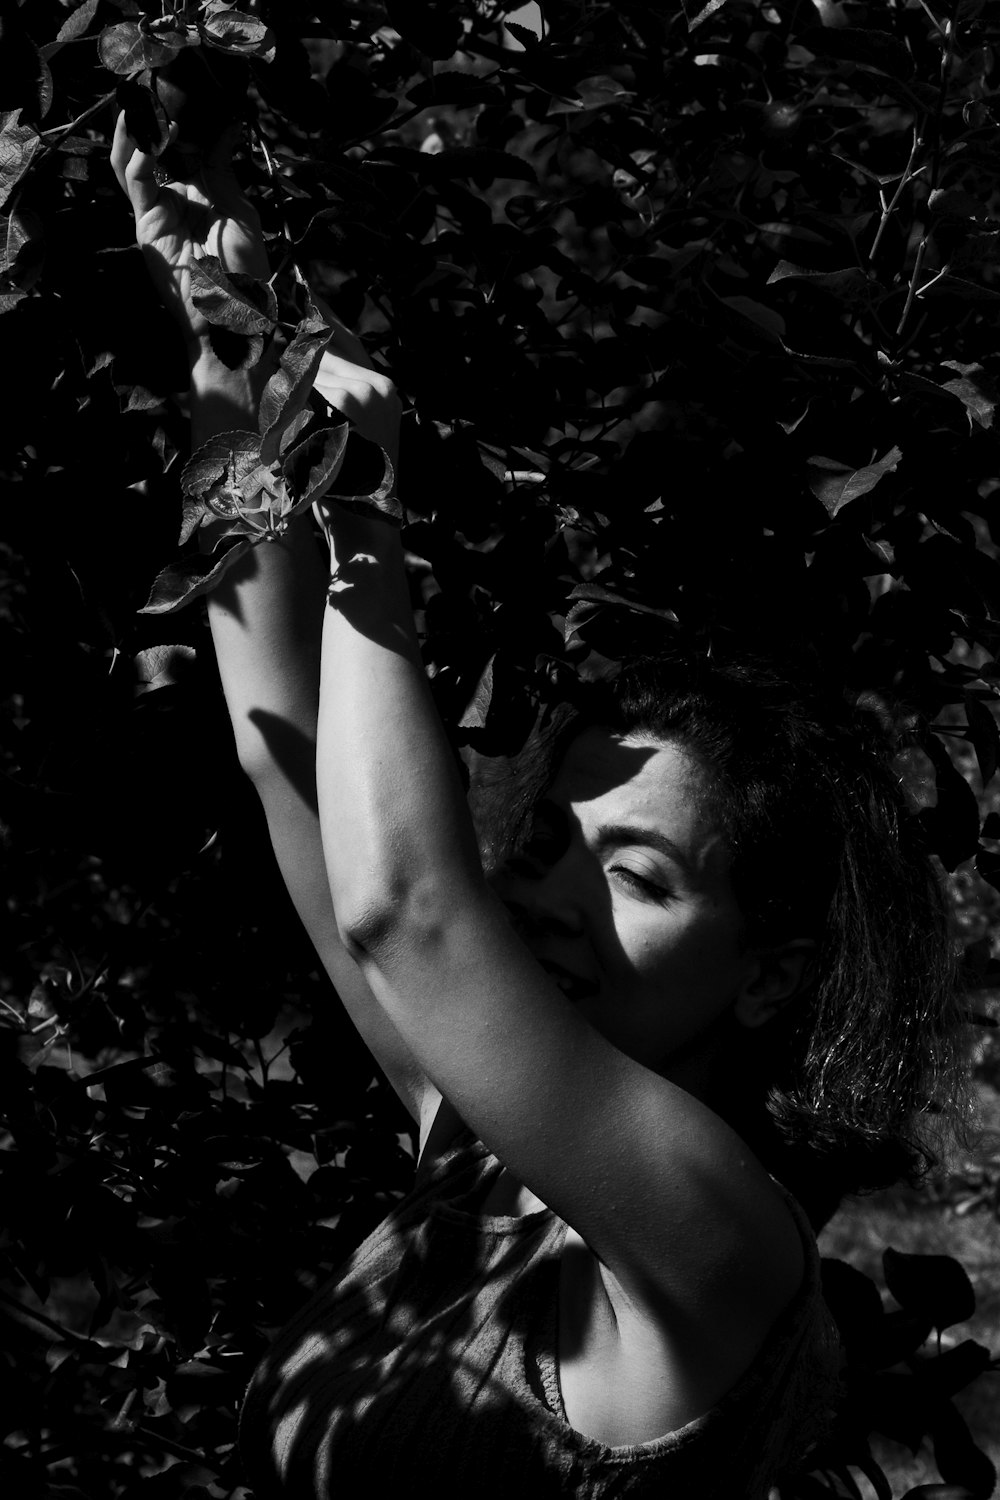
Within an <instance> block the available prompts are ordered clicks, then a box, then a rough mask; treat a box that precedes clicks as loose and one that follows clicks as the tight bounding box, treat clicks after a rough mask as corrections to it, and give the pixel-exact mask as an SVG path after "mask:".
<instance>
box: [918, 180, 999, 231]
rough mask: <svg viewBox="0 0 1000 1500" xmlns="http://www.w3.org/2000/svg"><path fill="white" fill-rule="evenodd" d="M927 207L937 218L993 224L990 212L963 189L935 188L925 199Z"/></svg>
mask: <svg viewBox="0 0 1000 1500" xmlns="http://www.w3.org/2000/svg"><path fill="white" fill-rule="evenodd" d="M927 207H928V209H929V210H930V212H931V213H932V214H934V215H935V216H936V217H937V218H949V219H975V220H976V221H977V222H986V223H993V222H995V221H994V220H993V219H992V218H991V216H990V211H989V209H988V208H987V207H986V205H985V204H984V203H980V201H979V199H978V198H974V197H973V196H972V194H971V193H969V192H966V190H965V188H959V187H950V188H935V189H934V191H933V192H932V193H931V194H930V196H929V197H928V199H927Z"/></svg>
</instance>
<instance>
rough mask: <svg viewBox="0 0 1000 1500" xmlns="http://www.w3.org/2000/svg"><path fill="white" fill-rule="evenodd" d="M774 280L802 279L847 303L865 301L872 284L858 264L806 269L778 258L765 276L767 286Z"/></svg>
mask: <svg viewBox="0 0 1000 1500" xmlns="http://www.w3.org/2000/svg"><path fill="white" fill-rule="evenodd" d="M775 281H804V282H806V283H807V284H808V285H809V286H814V287H816V288H817V289H818V290H819V291H823V292H831V293H832V294H833V296H835V297H837V298H838V299H839V300H840V301H841V302H843V303H845V304H847V305H850V304H851V303H856V302H863V301H866V300H867V299H868V297H869V296H870V294H871V291H872V289H873V286H874V283H873V282H871V281H869V279H868V277H867V276H866V275H865V273H864V271H862V269H861V267H860V266H846V267H845V268H844V269H843V270H842V271H808V270H806V269H804V268H803V267H802V266H796V265H793V264H792V262H791V261H790V260H780V261H779V262H778V264H777V265H776V266H775V268H774V270H773V271H772V272H771V274H770V276H769V277H768V278H767V284H768V286H770V285H771V283H772V282H775Z"/></svg>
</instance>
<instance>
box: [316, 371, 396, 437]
mask: <svg viewBox="0 0 1000 1500" xmlns="http://www.w3.org/2000/svg"><path fill="white" fill-rule="evenodd" d="M313 384H314V385H315V388H316V390H317V391H318V392H319V394H320V395H321V396H322V397H323V400H324V401H325V402H326V403H327V405H328V406H332V407H334V408H335V409H336V410H337V411H339V412H341V413H342V414H343V415H344V416H345V417H346V418H347V420H348V421H349V422H352V423H353V424H354V426H355V427H356V428H357V430H358V431H359V432H360V434H361V436H362V437H366V438H369V439H370V440H371V441H372V442H373V443H378V444H379V446H380V447H382V448H385V449H387V450H388V452H389V453H390V454H392V453H394V451H395V446H396V442H397V438H398V435H399V415H400V405H399V399H398V397H397V395H396V391H395V388H394V386H393V384H392V381H391V380H389V379H388V378H387V377H386V376H385V375H379V374H377V373H376V371H374V370H366V369H361V368H359V366H358V365H356V364H354V363H353V362H352V361H351V360H348V359H344V358H343V357H342V356H341V355H339V354H331V353H330V352H329V350H327V352H326V353H325V354H324V355H323V358H322V360H321V361H320V366H319V369H318V371H317V372H316V379H315V381H314V382H313Z"/></svg>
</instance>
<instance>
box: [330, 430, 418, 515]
mask: <svg viewBox="0 0 1000 1500" xmlns="http://www.w3.org/2000/svg"><path fill="white" fill-rule="evenodd" d="M395 488H396V474H395V470H394V469H393V467H392V461H391V460H390V458H389V455H388V453H386V451H385V449H384V448H380V447H379V446H378V444H377V443H370V442H369V441H368V439H367V438H363V437H362V436H361V434H360V433H357V432H352V433H351V437H350V442H349V443H348V445H347V453H346V454H345V456H344V462H343V465H342V467H341V470H340V473H339V475H338V476H337V488H336V490H331V491H329V492H328V493H329V495H330V498H331V499H332V500H337V501H339V502H340V504H341V505H346V506H347V508H348V510H356V511H360V512H361V513H362V514H363V515H373V516H377V517H378V518H380V519H381V520H383V521H388V522H389V523H390V524H391V525H393V526H400V525H401V524H402V521H403V507H402V506H401V505H400V503H399V500H398V499H397V498H396V495H395V493H394V491H395Z"/></svg>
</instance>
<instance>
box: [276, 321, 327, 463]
mask: <svg viewBox="0 0 1000 1500" xmlns="http://www.w3.org/2000/svg"><path fill="white" fill-rule="evenodd" d="M332 337H333V330H332V328H330V327H329V325H328V324H327V323H325V322H324V321H323V319H322V318H305V319H303V321H302V322H301V323H300V324H299V326H298V328H297V329H296V331H295V337H294V338H293V340H292V342H291V343H290V344H289V345H288V348H287V349H286V350H285V351H284V353H283V354H282V356H281V362H280V364H279V366H278V369H277V370H276V371H275V373H274V374H273V375H272V376H271V378H270V380H269V381H268V382H267V385H266V386H265V387H264V394H263V396H262V398H261V403H260V431H261V434H262V439H263V440H262V442H261V448H260V454H261V458H262V459H263V461H264V462H265V463H272V462H273V461H274V460H275V459H276V458H277V457H278V453H279V451H280V444H281V438H282V435H283V433H284V432H285V430H286V428H288V427H289V426H290V425H291V423H292V422H293V421H294V420H295V418H296V417H297V416H298V415H299V412H301V411H302V409H303V407H304V406H305V405H306V403H307V402H308V400H309V397H310V395H311V394H312V385H313V381H314V379H315V378H316V371H317V370H318V369H319V365H320V360H321V359H322V358H323V353H324V351H325V349H326V347H327V345H328V344H329V342H330V339H331V338H332Z"/></svg>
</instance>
